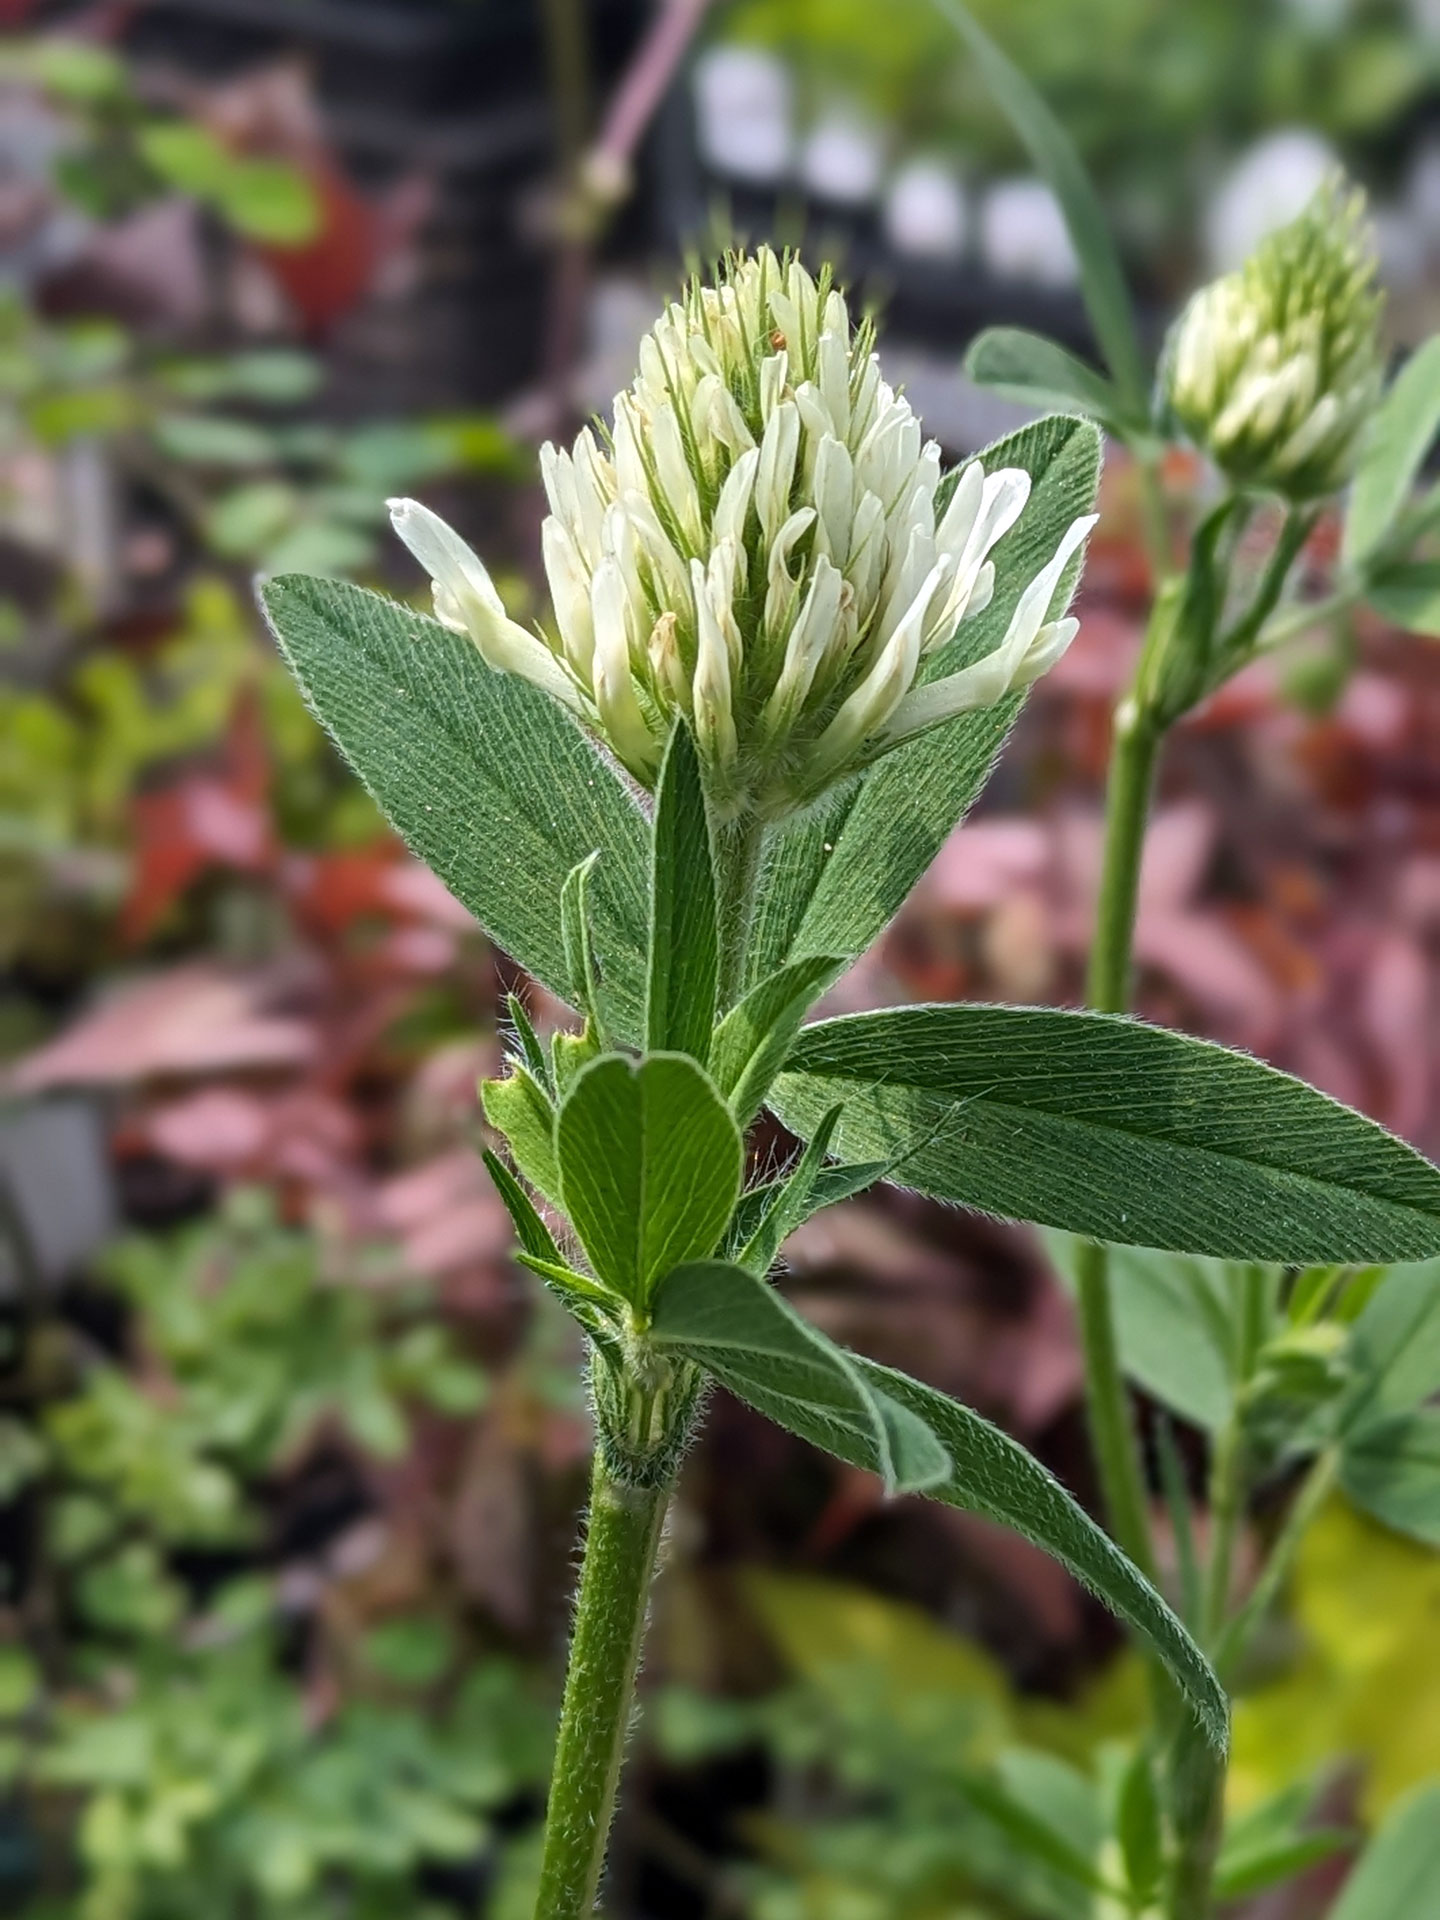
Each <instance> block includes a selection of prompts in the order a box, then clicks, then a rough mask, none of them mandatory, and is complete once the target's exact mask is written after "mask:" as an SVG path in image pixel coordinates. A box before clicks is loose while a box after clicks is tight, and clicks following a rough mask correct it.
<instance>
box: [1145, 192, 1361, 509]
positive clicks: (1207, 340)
mask: <svg viewBox="0 0 1440 1920" xmlns="http://www.w3.org/2000/svg"><path fill="white" fill-rule="evenodd" d="M1380 307H1381V295H1380V293H1379V291H1378V289H1377V287H1376V285H1375V250H1374V245H1373V241H1372V239H1371V236H1370V234H1369V231H1368V228H1367V225H1366V221H1365V202H1364V196H1363V195H1362V194H1361V193H1359V192H1358V191H1356V190H1350V189H1346V188H1344V187H1343V186H1342V185H1341V183H1340V182H1338V181H1332V182H1330V183H1329V184H1328V185H1327V186H1325V187H1323V188H1322V189H1321V191H1320V192H1319V193H1318V194H1317V195H1316V197H1315V199H1314V200H1313V201H1312V202H1311V204H1310V205H1309V206H1308V207H1307V208H1306V209H1305V211H1304V212H1303V213H1302V214H1301V215H1300V216H1299V218H1298V219H1296V220H1292V221H1291V222H1290V224H1289V225H1288V226H1285V227H1281V228H1280V229H1279V230H1278V231H1277V232H1275V233H1272V234H1271V235H1270V236H1269V237H1268V238H1267V239H1265V240H1263V241H1262V242H1261V243H1260V245H1259V246H1258V247H1257V248H1256V250H1255V252H1254V253H1253V254H1252V255H1251V257H1250V258H1249V260H1247V261H1246V263H1245V265H1244V266H1243V267H1241V268H1240V269H1239V270H1238V272H1235V273H1229V274H1226V275H1225V276H1224V277H1223V278H1222V279H1219V280H1216V281H1213V282H1212V283H1211V285H1209V286H1208V287H1202V288H1201V290H1200V292H1199V293H1197V294H1196V295H1195V296H1194V298H1193V299H1192V300H1191V301H1190V304H1189V305H1188V306H1187V307H1186V309H1185V311H1184V312H1183V313H1182V314H1181V316H1180V318H1179V320H1178V321H1177V322H1176V324H1175V328H1174V330H1173V332H1172V335H1171V339H1170V345H1169V348H1168V351H1167V355H1166V366H1165V385H1166V390H1167V394H1168V398H1169V401H1170V405H1171V406H1172V408H1173V409H1174V411H1175V414H1176V416H1177V417H1178V419H1179V420H1180V422H1181V424H1182V426H1184V428H1185V429H1186V431H1187V432H1188V433H1189V434H1190V435H1191V437H1192V438H1193V439H1194V440H1195V442H1196V444H1197V445H1198V446H1201V447H1203V448H1204V449H1205V451H1206V452H1207V453H1208V454H1209V455H1210V456H1211V458H1212V459H1213V460H1214V461H1215V464H1216V465H1217V466H1218V467H1219V468H1220V469H1221V470H1222V472H1224V473H1225V474H1226V475H1227V476H1228V477H1229V478H1230V479H1231V480H1233V481H1235V482H1237V483H1238V484H1239V485H1241V486H1261V487H1265V488H1267V489H1272V490H1274V491H1275V492H1278V493H1281V494H1284V495H1286V496H1287V497H1288V498H1290V499H1292V500H1311V499H1318V498H1321V497H1323V496H1324V495H1325V494H1328V493H1334V492H1336V491H1337V490H1338V489H1339V488H1340V487H1342V486H1344V484H1345V482H1346V481H1347V480H1348V479H1349V478H1350V475H1351V472H1352V471H1353V469H1354V464H1355V455H1356V451H1357V448H1358V443H1359V438H1360V434H1361V431H1362V430H1363V428H1364V426H1365V423H1366V421H1367V420H1368V419H1369V417H1370V414H1371V413H1372V411H1373V410H1374V406H1375V402H1376V399H1377V397H1378V394H1379V391H1380V380H1381V365H1380V352H1379V346H1378V341H1377V332H1378V324H1379V317H1380Z"/></svg>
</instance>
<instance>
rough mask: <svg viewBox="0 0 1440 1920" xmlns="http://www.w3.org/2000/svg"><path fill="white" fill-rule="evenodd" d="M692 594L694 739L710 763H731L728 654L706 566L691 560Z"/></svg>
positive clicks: (733, 740) (734, 748)
mask: <svg viewBox="0 0 1440 1920" xmlns="http://www.w3.org/2000/svg"><path fill="white" fill-rule="evenodd" d="M690 579H691V586H692V589H693V592H694V596H695V632H696V650H695V678H694V682H693V685H692V689H691V691H692V698H693V700H694V713H693V718H694V721H695V740H696V744H697V746H698V747H699V749H700V752H701V754H702V756H703V757H704V758H705V759H706V760H708V761H709V762H710V763H711V764H712V766H716V767H720V768H726V767H730V766H733V765H734V763H735V759H736V756H737V754H738V752H739V741H738V739H737V736H736V732H735V710H734V700H733V695H732V691H731V682H730V653H729V649H728V647H727V645H726V642H725V635H724V633H723V632H722V631H721V628H720V623H719V621H718V620H717V619H716V617H715V609H714V607H713V606H712V604H711V601H710V594H709V583H708V582H707V580H706V577H705V569H704V568H703V567H702V566H701V565H700V562H699V561H698V560H692V561H691V562H690Z"/></svg>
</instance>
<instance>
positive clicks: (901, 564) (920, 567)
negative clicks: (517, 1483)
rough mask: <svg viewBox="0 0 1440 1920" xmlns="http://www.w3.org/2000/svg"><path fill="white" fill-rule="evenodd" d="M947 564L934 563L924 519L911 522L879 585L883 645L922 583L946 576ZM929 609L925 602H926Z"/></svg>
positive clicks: (879, 627)
mask: <svg viewBox="0 0 1440 1920" xmlns="http://www.w3.org/2000/svg"><path fill="white" fill-rule="evenodd" d="M948 574H949V569H948V567H941V566H938V565H937V562H936V555H935V536H934V534H933V533H932V532H931V531H930V529H929V527H927V526H926V525H925V524H924V523H923V521H922V522H920V523H918V524H916V525H914V526H912V527H911V529H910V534H909V537H908V539H907V540H906V542H905V546H904V548H903V550H901V551H899V552H895V551H892V553H891V556H890V566H889V569H888V570H887V572H886V575H885V583H884V585H883V586H882V587H881V589H880V613H879V620H878V625H877V629H876V631H877V637H878V639H879V642H880V644H881V645H882V646H883V645H885V643H886V642H887V641H888V640H889V638H890V636H891V634H892V633H894V631H895V629H896V628H897V627H898V626H899V625H900V622H901V621H902V620H904V619H905V618H906V617H907V616H908V614H909V612H910V609H911V607H912V606H913V605H914V603H915V596H916V594H917V593H919V591H920V587H921V583H922V582H923V581H925V580H927V579H929V580H930V581H931V584H932V587H933V586H934V585H936V584H938V583H939V582H940V581H941V580H943V579H945V578H948ZM927 611H928V603H927Z"/></svg>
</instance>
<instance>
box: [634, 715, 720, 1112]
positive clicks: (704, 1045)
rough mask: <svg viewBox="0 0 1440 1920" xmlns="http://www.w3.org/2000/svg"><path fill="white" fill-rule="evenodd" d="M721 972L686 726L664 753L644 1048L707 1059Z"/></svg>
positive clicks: (699, 792)
mask: <svg viewBox="0 0 1440 1920" xmlns="http://www.w3.org/2000/svg"><path fill="white" fill-rule="evenodd" d="M719 969H720V944H719V938H718V935H717V932H716V925H715V870H714V866H713V863H712V860H711V854H710V825H709V821H708V820H707V818H706V813H705V791H704V788H703V787H702V786H701V784H700V761H699V758H698V757H697V755H696V752H695V743H694V741H693V740H692V739H691V737H690V730H689V728H688V727H687V726H685V724H684V723H683V722H681V723H680V724H679V725H677V726H676V728H675V731H674V732H673V733H672V734H671V736H670V744H669V746H668V747H667V748H666V750H665V759H664V763H663V764H662V766H661V768H660V784H659V787H658V789H657V792H656V796H655V838H654V861H653V866H652V870H651V878H650V959H649V970H648V986H647V991H646V999H645V1045H646V1047H647V1048H648V1049H649V1050H650V1052H652V1053H663V1052H667V1051H668V1052H671V1053H688V1054H689V1055H690V1056H691V1057H692V1058H693V1059H696V1060H699V1061H701V1062H703V1061H704V1060H705V1059H706V1057H707V1054H708V1052H709V1047H710V1028H711V1025H712V1023H713V1022H714V1019H715V993H716V986H717V982H718V978H719ZM721 1091H722V1092H724V1091H725V1089H724V1088H722V1089H721Z"/></svg>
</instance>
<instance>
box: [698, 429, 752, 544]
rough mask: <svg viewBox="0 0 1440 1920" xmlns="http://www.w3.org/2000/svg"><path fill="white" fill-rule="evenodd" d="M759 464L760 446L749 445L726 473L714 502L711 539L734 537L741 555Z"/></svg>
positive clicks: (729, 538) (732, 538)
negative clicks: (747, 450)
mask: <svg viewBox="0 0 1440 1920" xmlns="http://www.w3.org/2000/svg"><path fill="white" fill-rule="evenodd" d="M759 467H760V449H759V447H751V449H750V450H749V452H748V453H742V454H741V456H740V458H739V459H738V460H737V461H736V462H735V464H734V466H733V467H732V468H731V469H730V471H729V473H727V474H726V476H725V484H724V486H723V487H721V489H720V498H719V499H718V500H717V501H716V502H715V517H714V519H713V520H712V521H711V523H710V538H711V539H712V540H716V541H719V540H733V541H734V542H735V545H736V547H737V549H738V550H739V551H740V552H741V553H742V554H743V553H744V551H745V546H744V542H745V522H746V520H747V518H748V517H749V513H750V501H751V499H752V498H753V496H754V493H755V476H756V474H757V472H758V471H759Z"/></svg>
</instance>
